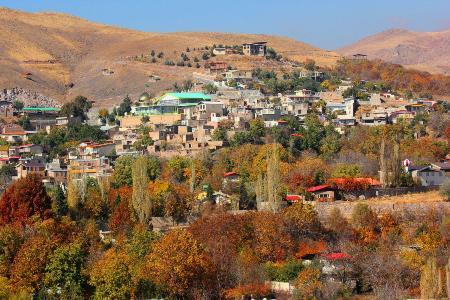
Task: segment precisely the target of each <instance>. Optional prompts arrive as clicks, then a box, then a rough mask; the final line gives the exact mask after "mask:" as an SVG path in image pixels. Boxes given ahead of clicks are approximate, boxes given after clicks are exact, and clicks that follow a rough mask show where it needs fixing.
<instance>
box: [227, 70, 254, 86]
mask: <svg viewBox="0 0 450 300" xmlns="http://www.w3.org/2000/svg"><path fill="white" fill-rule="evenodd" d="M225 79H226V80H227V82H230V81H232V80H234V81H236V82H238V83H247V82H250V81H252V80H253V73H252V71H250V70H228V71H226V72H225Z"/></svg>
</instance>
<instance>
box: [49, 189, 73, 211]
mask: <svg viewBox="0 0 450 300" xmlns="http://www.w3.org/2000/svg"><path fill="white" fill-rule="evenodd" d="M52 200H53V205H54V212H55V215H56V216H58V217H62V216H65V215H66V214H67V212H68V211H69V206H68V204H67V200H66V195H64V191H63V190H62V188H61V186H60V185H57V186H56V187H55V188H54V190H53V195H52Z"/></svg>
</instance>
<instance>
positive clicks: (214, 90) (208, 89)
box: [203, 83, 217, 94]
mask: <svg viewBox="0 0 450 300" xmlns="http://www.w3.org/2000/svg"><path fill="white" fill-rule="evenodd" d="M203 91H205V93H207V94H215V93H217V87H216V86H215V85H214V84H212V83H208V84H205V85H204V86H203Z"/></svg>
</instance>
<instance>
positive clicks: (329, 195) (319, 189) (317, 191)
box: [306, 184, 336, 202]
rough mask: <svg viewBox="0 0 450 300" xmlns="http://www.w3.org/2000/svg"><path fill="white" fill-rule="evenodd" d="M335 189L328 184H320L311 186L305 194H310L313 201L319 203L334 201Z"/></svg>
mask: <svg viewBox="0 0 450 300" xmlns="http://www.w3.org/2000/svg"><path fill="white" fill-rule="evenodd" d="M335 190H336V189H335V188H333V187H332V186H331V185H329V184H322V185H317V186H313V187H310V188H307V189H306V192H307V193H311V194H312V195H313V197H314V199H315V200H317V201H321V202H328V201H334V199H335Z"/></svg>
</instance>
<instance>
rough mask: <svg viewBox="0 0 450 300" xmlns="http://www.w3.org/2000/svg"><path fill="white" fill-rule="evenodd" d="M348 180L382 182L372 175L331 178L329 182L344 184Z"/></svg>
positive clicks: (368, 182) (379, 183)
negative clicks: (371, 176)
mask: <svg viewBox="0 0 450 300" xmlns="http://www.w3.org/2000/svg"><path fill="white" fill-rule="evenodd" d="M348 181H352V182H357V183H362V184H367V185H372V186H376V185H381V182H380V181H378V180H376V179H374V178H370V177H354V178H331V179H330V180H329V182H331V183H335V184H344V183H346V182H348Z"/></svg>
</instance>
